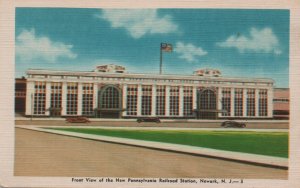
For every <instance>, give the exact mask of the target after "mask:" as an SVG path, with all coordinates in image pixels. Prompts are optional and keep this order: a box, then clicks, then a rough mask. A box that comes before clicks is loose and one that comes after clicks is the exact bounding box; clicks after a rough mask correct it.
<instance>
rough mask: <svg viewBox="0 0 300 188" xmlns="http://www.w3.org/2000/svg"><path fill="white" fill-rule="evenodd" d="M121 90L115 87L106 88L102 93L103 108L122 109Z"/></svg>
mask: <svg viewBox="0 0 300 188" xmlns="http://www.w3.org/2000/svg"><path fill="white" fill-rule="evenodd" d="M119 94H120V93H119V90H118V89H117V88H115V87H113V86H109V87H106V88H105V89H104V91H103V93H102V96H101V97H102V100H101V102H102V104H101V107H102V108H106V109H117V108H119V107H120V96H119Z"/></svg>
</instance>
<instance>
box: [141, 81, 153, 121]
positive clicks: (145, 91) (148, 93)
mask: <svg viewBox="0 0 300 188" xmlns="http://www.w3.org/2000/svg"><path fill="white" fill-rule="evenodd" d="M151 103H152V86H142V113H141V114H142V115H151Z"/></svg>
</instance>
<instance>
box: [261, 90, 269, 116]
mask: <svg viewBox="0 0 300 188" xmlns="http://www.w3.org/2000/svg"><path fill="white" fill-rule="evenodd" d="M267 115H268V91H267V90H266V89H261V90H259V116H267Z"/></svg>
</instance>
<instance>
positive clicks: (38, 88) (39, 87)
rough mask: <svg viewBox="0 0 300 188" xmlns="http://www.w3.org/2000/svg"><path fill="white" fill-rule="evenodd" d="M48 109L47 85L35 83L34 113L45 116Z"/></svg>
mask: <svg viewBox="0 0 300 188" xmlns="http://www.w3.org/2000/svg"><path fill="white" fill-rule="evenodd" d="M45 108H46V83H45V82H35V86H34V105H33V113H34V114H36V115H42V114H45Z"/></svg>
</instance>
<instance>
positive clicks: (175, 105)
mask: <svg viewBox="0 0 300 188" xmlns="http://www.w3.org/2000/svg"><path fill="white" fill-rule="evenodd" d="M178 115H179V87H178V86H171V87H170V116H178Z"/></svg>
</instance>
